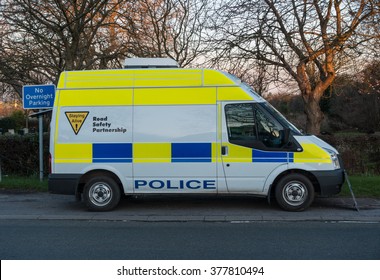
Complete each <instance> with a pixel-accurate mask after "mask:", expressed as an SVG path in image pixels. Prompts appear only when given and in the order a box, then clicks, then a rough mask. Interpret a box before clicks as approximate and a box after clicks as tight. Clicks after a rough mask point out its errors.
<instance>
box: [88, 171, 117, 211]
mask: <svg viewBox="0 0 380 280" xmlns="http://www.w3.org/2000/svg"><path fill="white" fill-rule="evenodd" d="M120 197H121V192H120V188H119V186H118V184H117V183H116V182H115V180H114V179H112V178H110V177H107V176H97V177H93V178H92V179H90V180H89V181H88V182H87V183H86V184H85V186H84V189H83V200H84V203H85V205H86V206H87V208H88V210H90V211H110V210H112V209H114V208H115V207H116V206H117V205H118V204H119V201H120Z"/></svg>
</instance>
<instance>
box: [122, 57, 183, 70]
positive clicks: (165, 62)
mask: <svg viewBox="0 0 380 280" xmlns="http://www.w3.org/2000/svg"><path fill="white" fill-rule="evenodd" d="M139 68H179V65H178V63H177V61H175V60H174V59H171V58H126V59H125V61H124V69H139Z"/></svg>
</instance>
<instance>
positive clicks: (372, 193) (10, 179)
mask: <svg viewBox="0 0 380 280" xmlns="http://www.w3.org/2000/svg"><path fill="white" fill-rule="evenodd" d="M349 180H350V182H351V185H352V189H353V191H354V194H355V196H356V197H372V198H380V176H366V175H353V176H349ZM0 189H2V190H12V191H19V192H22V191H40V192H46V191H47V189H48V186H47V179H44V180H43V181H42V182H40V180H39V179H38V178H37V177H16V176H5V177H3V178H2V180H1V182H0ZM339 196H340V197H349V196H351V194H350V191H349V188H348V184H347V181H346V183H344V186H343V188H342V192H341V193H340V194H339Z"/></svg>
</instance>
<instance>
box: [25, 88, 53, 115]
mask: <svg viewBox="0 0 380 280" xmlns="http://www.w3.org/2000/svg"><path fill="white" fill-rule="evenodd" d="M54 97H55V85H33V86H24V87H23V88H22V103H23V107H24V109H47V108H53V104H54Z"/></svg>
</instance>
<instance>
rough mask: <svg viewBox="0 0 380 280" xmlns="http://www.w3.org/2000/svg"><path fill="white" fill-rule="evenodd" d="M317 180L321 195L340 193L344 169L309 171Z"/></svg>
mask: <svg viewBox="0 0 380 280" xmlns="http://www.w3.org/2000/svg"><path fill="white" fill-rule="evenodd" d="M311 173H312V174H313V175H314V176H315V177H316V178H317V180H318V183H319V186H320V189H321V195H333V194H337V193H340V191H341V190H342V186H343V183H344V180H345V176H344V170H343V169H336V170H332V171H313V172H311Z"/></svg>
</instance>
